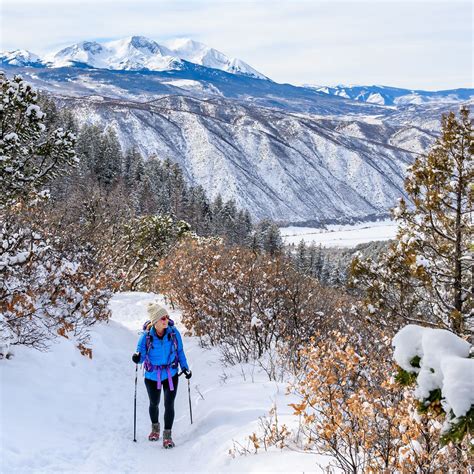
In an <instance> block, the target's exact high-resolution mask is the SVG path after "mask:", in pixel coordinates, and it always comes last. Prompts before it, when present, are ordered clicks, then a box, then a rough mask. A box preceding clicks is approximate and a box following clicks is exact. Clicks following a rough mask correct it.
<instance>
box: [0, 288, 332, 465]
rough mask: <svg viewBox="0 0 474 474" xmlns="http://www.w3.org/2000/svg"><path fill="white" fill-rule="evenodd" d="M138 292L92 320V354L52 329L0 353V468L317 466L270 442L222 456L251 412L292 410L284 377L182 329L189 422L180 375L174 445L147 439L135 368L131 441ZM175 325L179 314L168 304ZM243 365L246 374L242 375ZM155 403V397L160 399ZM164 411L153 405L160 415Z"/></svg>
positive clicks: (285, 413) (285, 419) (145, 297)
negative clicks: (232, 358) (8, 354)
mask: <svg viewBox="0 0 474 474" xmlns="http://www.w3.org/2000/svg"><path fill="white" fill-rule="evenodd" d="M155 298H156V296H155V295H151V294H146V293H120V294H117V295H116V296H115V297H114V298H113V300H112V302H111V307H112V311H113V317H112V320H111V321H110V322H109V323H108V324H100V325H97V326H95V327H94V328H93V331H92V335H93V358H92V360H90V359H88V358H86V357H84V356H81V355H80V353H79V351H78V350H77V349H76V348H75V347H74V343H73V341H72V340H66V339H63V338H61V339H60V340H59V341H58V343H56V344H54V346H53V347H52V348H51V350H50V351H49V352H44V353H42V352H38V351H34V350H31V349H27V348H18V349H16V353H15V356H14V358H13V359H11V360H5V359H4V360H2V361H0V374H1V413H0V426H1V429H0V446H1V456H0V472H2V473H8V474H10V473H27V472H38V473H39V472H41V473H52V472H75V473H77V472H81V473H83V472H87V473H90V472H94V473H95V472H100V473H109V472H110V473H118V472H120V473H121V472H133V473H138V472H306V473H307V472H321V471H320V468H318V464H320V465H324V464H327V460H326V459H325V458H323V457H317V456H314V455H310V454H305V453H299V452H296V451H289V450H284V451H280V450H277V449H272V450H271V451H269V452H262V453H260V454H258V455H256V456H255V455H249V456H239V457H236V458H235V459H234V458H232V457H230V456H229V455H228V450H229V449H230V448H231V447H232V445H233V443H232V440H236V441H239V442H241V443H243V444H245V443H246V439H247V436H248V435H249V434H251V433H252V432H253V431H255V430H256V429H257V425H258V417H259V416H262V415H265V414H266V413H268V411H269V409H270V408H271V406H272V404H273V403H274V402H275V403H276V404H277V406H278V413H279V421H280V422H282V423H288V424H291V423H293V422H294V417H293V416H291V414H290V413H291V411H292V409H291V408H290V407H288V403H290V402H291V401H294V400H291V399H290V398H288V397H287V396H285V384H277V383H275V382H269V381H268V378H267V377H266V376H265V375H264V374H261V373H259V371H258V370H257V369H255V368H252V366H250V365H247V366H238V367H233V368H230V369H229V368H225V367H224V366H223V365H222V363H221V362H220V357H219V352H218V351H217V350H215V349H212V350H206V349H202V348H201V347H200V346H199V343H198V340H197V339H196V338H192V337H184V346H185V352H186V355H187V358H188V361H189V363H190V366H191V369H192V371H193V377H192V379H191V401H192V408H193V419H194V423H193V425H190V418H189V405H188V391H187V381H186V380H185V379H184V378H181V379H180V381H179V389H178V394H177V398H176V404H175V408H176V418H175V423H174V427H173V438H174V440H175V442H176V448H175V449H173V450H164V449H163V448H162V446H161V443H160V442H158V443H150V442H149V441H148V440H147V439H146V438H147V435H148V433H149V431H150V422H149V418H148V404H147V401H148V399H147V395H146V390H145V387H144V384H143V377H142V374H141V371H140V372H139V383H138V396H137V398H138V402H137V443H134V442H133V441H132V440H133V398H134V380H135V365H134V364H133V363H132V362H131V360H130V357H131V354H132V353H133V352H134V350H135V347H136V342H137V339H138V332H139V329H140V328H141V326H142V324H143V322H144V320H146V319H147V318H146V305H147V303H148V302H149V301H150V300H152V299H155ZM171 314H172V317H173V319H175V321H177V326H178V328H180V330H181V332H182V333H183V332H184V328H183V327H182V326H181V324H180V314H179V312H177V311H173V312H172V313H171ZM242 373H244V374H245V379H244V377H243V375H242ZM160 408H162V406H161V407H160ZM162 417H163V410H162V409H160V419H161V420H162Z"/></svg>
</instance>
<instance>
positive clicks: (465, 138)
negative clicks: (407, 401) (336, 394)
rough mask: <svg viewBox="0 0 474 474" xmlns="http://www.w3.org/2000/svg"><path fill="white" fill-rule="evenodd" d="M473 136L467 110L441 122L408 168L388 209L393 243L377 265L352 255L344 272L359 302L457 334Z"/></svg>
mask: <svg viewBox="0 0 474 474" xmlns="http://www.w3.org/2000/svg"><path fill="white" fill-rule="evenodd" d="M473 152H474V137H473V134H472V121H471V119H470V117H469V110H468V109H467V108H462V109H461V111H460V116H459V118H456V116H455V114H454V113H450V114H449V115H447V116H444V117H443V119H442V130H441V136H440V137H439V139H438V140H437V141H436V143H435V145H434V146H433V147H432V148H431V150H430V151H429V153H427V154H426V155H423V156H421V157H419V158H417V159H416V161H415V163H414V164H413V165H412V166H411V167H410V168H409V170H408V177H407V179H406V183H405V188H406V191H407V193H408V196H409V198H410V199H411V201H412V202H413V208H410V207H408V205H407V203H406V202H405V201H404V200H403V199H402V200H400V204H399V206H398V207H397V208H395V209H394V211H393V214H394V218H395V219H396V220H397V221H398V223H399V227H398V234H397V239H396V241H395V243H394V244H393V245H391V246H390V248H389V251H388V253H387V254H386V256H385V257H383V258H382V259H381V260H380V261H379V262H377V263H374V262H372V261H371V260H367V261H362V260H361V259H360V258H356V259H355V260H354V262H353V264H352V274H353V276H354V278H355V279H356V282H358V283H359V284H361V285H362V286H363V287H364V288H365V289H366V291H367V303H368V304H370V305H372V306H371V307H372V308H373V309H380V310H385V311H387V312H388V313H389V315H390V316H392V317H398V318H401V319H402V321H403V322H420V321H423V322H426V323H431V324H434V325H438V326H441V327H445V328H447V329H450V330H452V331H454V332H455V333H457V334H464V333H465V332H469V329H468V328H469V326H470V323H469V318H472V313H473V302H472V287H471V285H472V274H473V273H472V271H473V270H472V265H473V263H472V253H471V249H470V245H471V242H472V237H473V233H472V211H473V209H472V205H473V198H474V192H473V188H472V183H473V182H474V160H473Z"/></svg>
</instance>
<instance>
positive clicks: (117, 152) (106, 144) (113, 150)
mask: <svg viewBox="0 0 474 474" xmlns="http://www.w3.org/2000/svg"><path fill="white" fill-rule="evenodd" d="M121 164H122V149H121V147H120V143H119V141H118V138H117V134H116V133H115V131H114V130H113V129H112V128H110V129H108V130H106V131H105V132H104V133H103V134H102V140H101V144H100V154H99V157H98V159H97V160H96V162H95V168H94V171H95V174H96V176H97V179H98V181H99V183H100V184H102V185H104V186H105V187H106V188H110V187H111V186H112V185H113V184H114V183H116V181H117V180H118V178H119V176H120V174H121Z"/></svg>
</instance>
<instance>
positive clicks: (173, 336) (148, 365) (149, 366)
mask: <svg viewBox="0 0 474 474" xmlns="http://www.w3.org/2000/svg"><path fill="white" fill-rule="evenodd" d="M168 327H171V332H169V333H168V339H169V340H171V342H172V343H173V346H174V349H175V356H174V360H173V362H171V364H167V365H168V366H170V367H172V368H173V369H176V368H178V339H177V338H176V330H175V328H174V321H173V320H172V319H170V320H169V323H168ZM151 328H152V326H151V321H146V322H145V323H144V324H143V331H146V340H145V347H146V353H145V361H144V362H143V367H144V368H145V370H146V371H152V370H153V364H152V363H151V362H150V359H149V357H148V352H149V351H150V349H151V347H152V344H153V336H152V335H151V334H150V331H151Z"/></svg>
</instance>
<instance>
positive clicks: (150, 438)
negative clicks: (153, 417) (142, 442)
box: [148, 422, 160, 441]
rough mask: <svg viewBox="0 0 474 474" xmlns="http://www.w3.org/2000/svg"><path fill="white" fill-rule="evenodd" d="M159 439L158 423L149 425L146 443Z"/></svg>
mask: <svg viewBox="0 0 474 474" xmlns="http://www.w3.org/2000/svg"><path fill="white" fill-rule="evenodd" d="M159 439H160V423H159V422H158V423H152V424H151V433H150V434H149V435H148V441H158V440H159Z"/></svg>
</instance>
